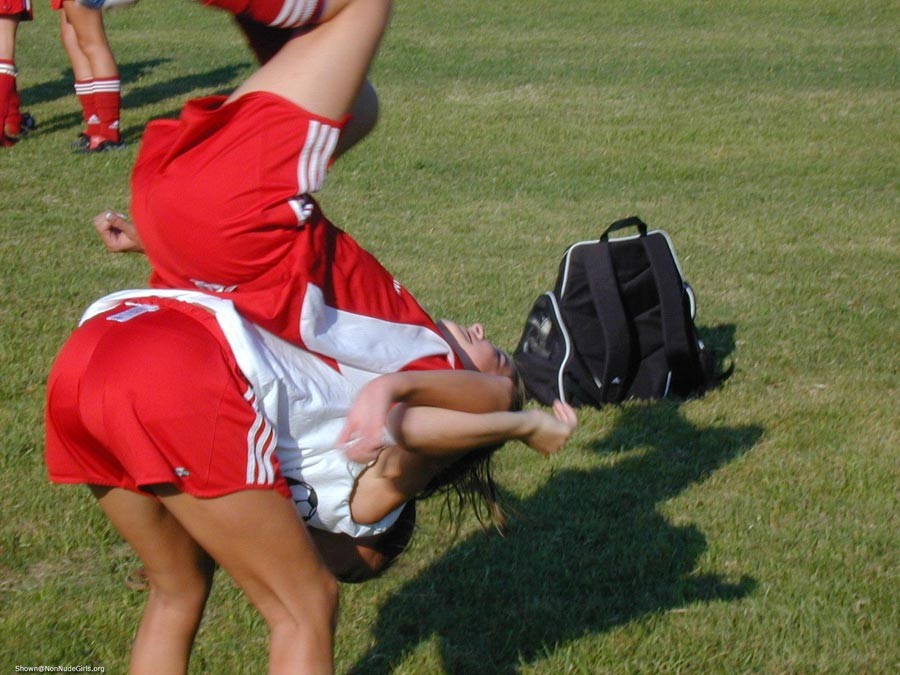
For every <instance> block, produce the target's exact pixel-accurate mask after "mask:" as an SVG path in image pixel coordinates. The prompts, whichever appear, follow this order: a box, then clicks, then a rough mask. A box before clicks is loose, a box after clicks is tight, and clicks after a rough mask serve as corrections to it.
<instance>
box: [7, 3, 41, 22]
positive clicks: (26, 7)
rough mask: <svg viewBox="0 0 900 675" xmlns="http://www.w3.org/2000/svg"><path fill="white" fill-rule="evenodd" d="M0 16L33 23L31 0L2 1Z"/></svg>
mask: <svg viewBox="0 0 900 675" xmlns="http://www.w3.org/2000/svg"><path fill="white" fill-rule="evenodd" d="M0 16H5V17H9V18H12V19H18V20H19V21H31V20H32V19H33V18H34V10H33V8H32V6H31V0H0Z"/></svg>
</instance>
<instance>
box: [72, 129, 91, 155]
mask: <svg viewBox="0 0 900 675" xmlns="http://www.w3.org/2000/svg"><path fill="white" fill-rule="evenodd" d="M90 144H91V137H90V136H88V135H87V134H86V133H84V132H83V131H82V132H81V133H80V134H78V136H77V137H76V138H75V140H74V141H72V149H73V150H78V151H83V150H84V149H85V148H86V147H87V146H89V145H90Z"/></svg>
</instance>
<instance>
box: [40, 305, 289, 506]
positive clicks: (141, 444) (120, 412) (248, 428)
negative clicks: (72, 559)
mask: <svg viewBox="0 0 900 675" xmlns="http://www.w3.org/2000/svg"><path fill="white" fill-rule="evenodd" d="M173 304H174V303H169V302H167V301H165V300H161V299H158V298H155V299H148V300H147V301H146V302H144V301H140V300H139V301H134V302H128V303H123V304H122V305H120V306H119V307H117V308H115V309H113V310H111V311H109V312H107V313H105V314H101V315H99V316H97V317H94V318H93V319H91V320H89V321H87V322H86V323H85V324H84V325H82V326H81V327H79V328H78V329H77V330H76V331H75V332H74V333H73V334H72V335H71V337H70V338H69V340H68V341H67V342H66V344H65V345H64V346H63V348H62V350H61V351H60V353H59V355H58V356H57V359H56V362H55V363H54V365H53V368H52V370H51V373H50V377H49V381H48V385H47V409H46V464H47V472H48V474H49V476H50V479H51V480H52V481H54V482H57V483H86V484H93V485H103V486H111V487H120V488H124V489H126V490H132V491H140V490H142V489H144V488H146V487H148V486H150V485H155V484H161V483H168V484H172V485H174V486H175V487H176V488H177V489H178V490H180V491H182V492H186V493H188V494H191V495H193V496H195V497H218V496H221V495H225V494H229V493H232V492H237V491H240V490H248V489H274V490H276V491H278V492H279V493H281V494H283V495H284V496H286V497H289V496H290V491H289V489H288V487H287V484H286V482H285V480H284V478H283V477H282V475H281V473H280V471H279V468H278V461H277V459H276V457H275V438H274V434H273V431H272V428H271V426H270V425H269V423H268V422H267V420H266V419H265V418H264V417H263V416H262V415H261V414H260V413H259V412H257V410H256V409H255V407H254V406H253V393H252V390H251V388H250V386H249V384H248V383H247V381H246V380H245V379H244V377H243V375H242V374H241V372H240V371H239V370H238V368H237V365H236V363H235V360H234V357H233V355H232V354H231V351H230V349H229V348H228V344H227V342H226V341H225V338H224V336H223V335H222V334H221V332H220V330H219V328H218V324H217V323H216V319H215V317H214V316H213V315H212V314H210V313H209V312H207V311H205V310H203V309H200V308H197V307H192V306H182V304H175V306H172V305H173Z"/></svg>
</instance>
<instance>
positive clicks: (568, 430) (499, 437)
mask: <svg viewBox="0 0 900 675" xmlns="http://www.w3.org/2000/svg"><path fill="white" fill-rule="evenodd" d="M577 424H578V418H577V417H576V415H575V410H574V409H573V408H572V407H571V406H569V405H566V404H565V403H562V402H561V401H555V402H554V404H553V414H552V415H550V414H548V413H547V412H545V411H543V410H538V409H529V410H520V411H516V412H512V411H505V412H489V413H480V414H478V413H467V412H459V411H456V410H444V409H440V408H427V407H420V406H415V407H409V406H405V405H402V406H396V407H395V408H394V409H393V410H392V411H391V413H390V414H389V415H388V429H389V430H390V432H391V433H392V434H393V436H394V438H395V439H396V440H397V443H398V444H399V445H401V446H403V447H404V448H405V449H406V450H408V451H410V452H414V453H417V454H421V455H425V456H426V457H434V458H439V457H448V456H449V457H453V458H455V457H457V456H459V455H460V454H463V453H465V452H466V451H468V450H473V449H475V448H482V447H485V446H489V445H495V444H497V443H504V442H506V441H511V440H517V441H522V442H523V443H525V444H526V445H528V446H529V447H530V448H532V449H533V450H536V451H537V452H539V453H540V454H542V455H552V454H555V453H557V452H559V451H560V450H561V449H562V447H563V445H564V444H565V442H566V441H567V440H568V438H569V436H570V435H571V434H572V431H573V430H574V429H575V427H576V426H577Z"/></svg>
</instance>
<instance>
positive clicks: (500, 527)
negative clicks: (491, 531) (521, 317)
mask: <svg viewBox="0 0 900 675" xmlns="http://www.w3.org/2000/svg"><path fill="white" fill-rule="evenodd" d="M512 380H513V384H514V385H515V389H514V394H513V400H512V404H511V405H510V410H521V409H522V406H523V404H524V403H525V386H524V383H523V382H522V378H521V377H519V373H518V371H515V372H514V373H513V375H512ZM504 445H505V443H497V444H495V445H489V446H485V447H482V448H477V449H475V450H472V451H471V452H467V453H466V454H465V455H463V456H462V457H460V458H459V459H458V460H456V461H455V462H454V463H453V464H451V465H450V466H448V467H446V468H445V469H444V470H442V471H441V472H440V473H439V474H437V475H436V476H435V477H434V478H432V479H431V481H430V482H429V483H428V485H426V486H425V489H424V490H423V491H422V492H421V494H419V496H418V497H417V499H427V498H428V497H431V496H433V495H436V494H440V495H443V496H444V506H443V513H444V514H446V515H448V516H449V517H450V518H451V519H453V520H454V521H455V522H456V529H457V531H458V529H459V526H460V518H459V515H460V514H461V513H462V511H463V509H465V507H466V506H470V507H471V508H472V511H473V513H474V514H475V517H476V518H477V519H478V522H479V523H480V524H481V527H482V528H483V529H485V530H487V529H488V528H489V527H490V526H493V527H494V528H495V529H496V530H497V531H498V532H499V533H500V534H503V532H504V528H505V527H506V513H505V512H504V510H503V507H502V505H501V504H500V500H499V495H498V490H497V483H496V482H495V481H494V476H493V473H492V472H491V459H492V458H493V456H494V453H495V452H497V450H499V449H500V448H502V447H503V446H504Z"/></svg>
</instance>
